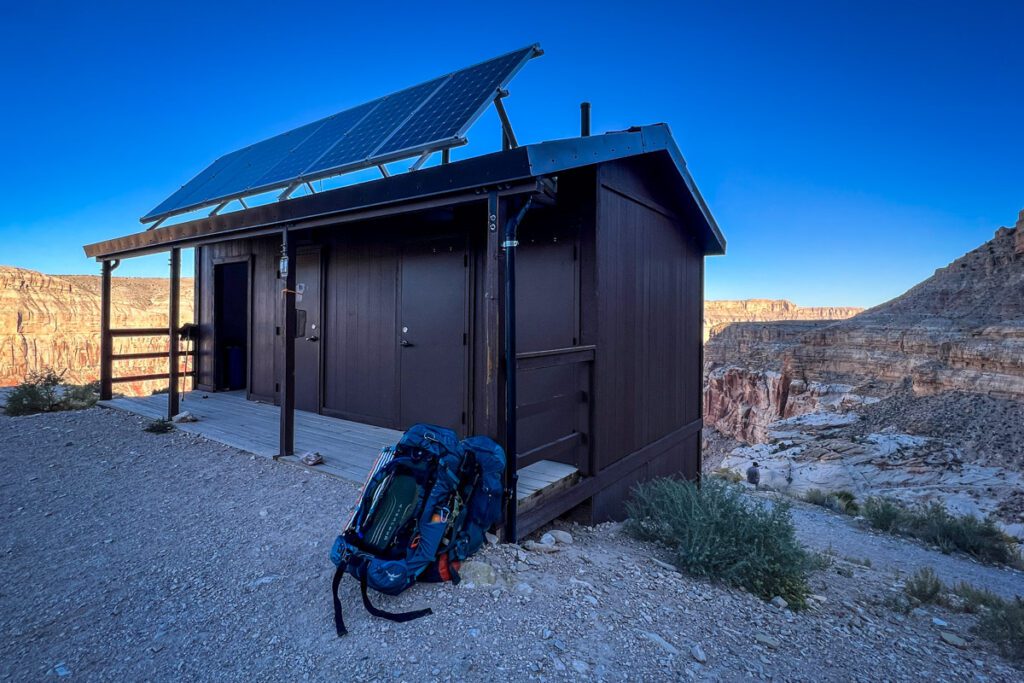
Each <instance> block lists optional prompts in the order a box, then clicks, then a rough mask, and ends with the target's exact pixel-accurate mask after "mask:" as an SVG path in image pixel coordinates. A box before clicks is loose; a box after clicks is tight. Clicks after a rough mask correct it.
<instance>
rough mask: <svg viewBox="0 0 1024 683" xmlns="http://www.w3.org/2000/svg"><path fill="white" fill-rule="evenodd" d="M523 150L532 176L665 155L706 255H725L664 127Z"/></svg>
mask: <svg viewBox="0 0 1024 683" xmlns="http://www.w3.org/2000/svg"><path fill="white" fill-rule="evenodd" d="M525 147H526V149H527V152H528V153H529V159H530V169H531V172H532V173H533V175H535V176H542V175H548V174H552V173H558V172H560V171H566V170H569V169H573V168H581V167H583V166H590V165H593V164H600V163H605V162H608V161H616V160H619V159H625V158H628V157H634V156H639V155H642V154H652V153H658V152H664V153H666V154H667V155H668V156H669V158H670V159H671V160H672V163H673V165H674V166H675V168H676V171H677V172H678V173H679V176H680V178H681V179H682V181H683V184H684V185H685V186H686V189H687V191H688V192H689V193H690V196H691V197H692V198H693V201H694V203H695V205H696V207H697V209H698V211H699V212H700V214H701V217H702V218H703V219H704V222H705V224H706V227H707V230H708V232H709V233H710V237H711V242H713V244H710V245H709V248H708V249H707V253H708V254H712V255H720V254H724V253H725V246H726V241H725V236H724V235H723V234H722V230H721V228H719V227H718V222H717V221H716V220H715V217H714V216H713V215H711V210H710V209H709V208H708V205H707V202H705V201H704V196H703V195H702V194H701V193H700V190H699V189H698V188H697V183H696V182H695V181H694V179H693V176H692V175H690V171H689V169H688V168H687V166H686V160H685V159H684V158H683V155H682V152H680V151H679V146H678V145H676V142H675V139H674V138H673V137H672V131H671V130H670V129H669V127H668V124H665V123H655V124H650V125H646V126H638V127H637V128H631V129H629V130H626V131H620V132H615V133H604V134H603V135H591V136H587V137H577V138H567V139H564V140H552V141H549V142H539V143H535V144H530V145H526V146H525Z"/></svg>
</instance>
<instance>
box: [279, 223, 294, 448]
mask: <svg viewBox="0 0 1024 683" xmlns="http://www.w3.org/2000/svg"><path fill="white" fill-rule="evenodd" d="M280 264H281V265H280V268H281V270H282V271H283V272H281V275H282V282H281V284H282V287H283V289H282V291H281V305H282V306H283V307H284V311H283V315H282V316H281V320H282V321H283V323H284V325H283V329H282V330H281V338H282V343H283V344H284V348H283V349H282V357H283V360H284V362H283V363H282V364H281V365H282V372H281V398H280V400H281V426H280V429H279V434H280V440H281V443H280V447H279V449H278V457H283V456H286V455H294V454H295V267H296V264H295V241H294V240H290V239H288V229H287V228H285V230H284V232H283V233H282V242H281V262H280ZM284 269H287V270H284Z"/></svg>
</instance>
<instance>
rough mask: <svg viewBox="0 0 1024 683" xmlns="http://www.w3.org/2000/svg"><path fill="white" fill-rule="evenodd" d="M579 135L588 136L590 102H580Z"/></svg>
mask: <svg viewBox="0 0 1024 683" xmlns="http://www.w3.org/2000/svg"><path fill="white" fill-rule="evenodd" d="M580 135H581V136H583V137H588V136H589V135H590V102H580Z"/></svg>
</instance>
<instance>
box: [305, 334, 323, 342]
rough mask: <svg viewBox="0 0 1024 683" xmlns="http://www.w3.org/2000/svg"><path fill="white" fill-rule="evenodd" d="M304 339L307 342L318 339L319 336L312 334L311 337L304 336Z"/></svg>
mask: <svg viewBox="0 0 1024 683" xmlns="http://www.w3.org/2000/svg"><path fill="white" fill-rule="evenodd" d="M306 341H308V342H315V341H320V337H318V336H316V335H315V334H314V335H313V336H312V337H306Z"/></svg>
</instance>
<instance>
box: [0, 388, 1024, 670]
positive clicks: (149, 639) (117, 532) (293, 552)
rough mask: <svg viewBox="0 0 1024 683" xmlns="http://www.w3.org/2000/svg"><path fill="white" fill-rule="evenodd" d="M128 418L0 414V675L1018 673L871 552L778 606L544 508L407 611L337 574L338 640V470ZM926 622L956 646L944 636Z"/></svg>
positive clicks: (410, 600) (933, 558) (424, 590)
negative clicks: (555, 535) (918, 602)
mask: <svg viewBox="0 0 1024 683" xmlns="http://www.w3.org/2000/svg"><path fill="white" fill-rule="evenodd" d="M144 424H145V421H144V420H142V419H141V418H137V417H134V416H131V415H127V414H124V413H120V412H117V411H108V410H104V409H100V408H96V409H91V410H88V411H82V412H79V413H66V414H58V415H48V416H38V417H27V418H6V417H0V679H4V680H12V681H26V680H49V679H57V678H60V677H65V678H67V679H69V680H74V679H86V680H239V681H242V680H245V681H249V680H275V681H276V680H281V681H296V680H324V681H346V682H348V681H373V680H377V681H417V682H418V681H435V680H436V681H507V680H508V681H526V680H550V681H561V680H587V681H589V680H607V681H627V680H628V681H662V680H679V679H701V680H704V679H708V680H726V681H731V680H737V679H750V678H752V679H774V680H805V681H829V680H836V681H839V680H842V681H849V680H863V681H869V680H870V681H874V680H953V681H968V680H974V681H1013V680H1020V679H1021V676H1022V675H1024V674H1022V672H1021V671H1020V670H1018V669H1014V668H1012V667H1011V666H1010V665H1008V664H1007V663H1006V662H1005V661H1004V660H1002V659H1001V658H999V657H998V656H997V655H996V654H995V653H994V652H993V651H992V649H991V648H990V647H989V646H988V645H987V644H986V643H985V642H984V641H980V640H977V639H976V638H974V637H973V636H971V634H970V631H969V628H970V625H971V623H972V619H971V618H970V617H966V616H962V615H952V614H946V613H942V612H934V613H929V614H924V613H918V614H912V615H909V616H902V615H900V614H897V613H894V612H893V611H892V610H890V609H888V608H886V607H885V606H884V601H885V597H886V596H887V595H891V594H893V593H894V592H896V591H898V590H899V589H898V587H897V586H896V585H895V584H896V581H895V578H894V576H893V575H892V573H891V572H889V571H887V570H886V569H883V568H882V567H881V566H880V565H877V566H875V567H873V568H871V569H868V568H864V567H861V566H860V565H856V564H852V563H847V562H846V561H845V560H843V559H838V560H837V563H836V565H835V566H834V567H833V568H831V569H829V570H827V571H825V572H821V573H819V574H817V575H815V577H814V578H813V581H812V584H813V589H814V591H815V593H818V594H820V595H821V596H822V598H823V600H824V601H823V602H822V601H816V605H817V606H816V607H815V608H813V609H810V610H807V611H804V612H800V613H793V612H790V611H788V610H784V609H778V608H776V607H772V606H771V605H768V604H766V603H764V602H763V601H761V600H758V599H756V598H754V597H752V596H749V595H747V594H745V593H742V592H738V591H734V590H728V589H725V588H722V587H719V586H716V585H711V584H708V583H706V582H701V581H696V580H692V579H690V578H688V577H683V576H680V575H679V574H677V573H675V572H674V571H672V570H671V568H670V567H668V566H666V565H664V564H663V561H665V560H668V559H669V558H668V557H667V555H665V554H663V553H662V551H660V550H659V549H658V548H655V547H653V546H651V545H648V544H642V543H638V542H636V541H633V540H632V539H630V538H628V537H626V536H625V535H624V534H622V533H621V532H620V531H619V529H618V527H617V526H615V525H603V526H601V527H597V528H592V529H587V528H582V527H573V526H567V527H564V528H566V529H568V530H569V531H570V532H572V534H573V536H574V537H575V538H574V543H572V544H571V545H562V546H560V550H559V551H558V552H554V553H540V552H526V551H523V550H522V549H518V548H516V547H514V546H498V547H491V548H487V549H486V550H485V551H483V552H482V553H480V555H479V557H478V558H476V560H477V562H478V563H477V564H475V565H474V566H473V567H471V568H469V569H468V570H467V572H466V574H467V577H468V578H469V579H470V580H467V581H464V582H463V584H461V585H460V586H457V587H456V586H451V585H441V586H431V585H420V586H416V587H414V588H413V589H411V590H409V591H406V593H405V594H403V595H401V596H399V597H398V598H392V599H388V598H383V597H381V598H379V599H378V603H379V605H380V606H382V607H385V608H389V609H392V610H406V609H413V608H418V607H423V606H430V607H432V608H433V609H434V614H433V615H432V616H430V617H426V618H424V619H420V620H418V621H415V622H411V623H408V624H390V623H388V622H383V621H380V620H377V619H374V618H373V617H371V616H369V615H368V614H367V613H366V612H365V611H363V609H362V607H361V605H360V600H359V596H358V588H357V586H356V585H355V583H354V582H352V581H346V582H345V583H343V588H342V598H343V601H344V603H345V604H346V606H347V614H346V621H347V623H348V625H349V628H350V632H351V633H350V635H349V636H347V637H346V638H344V639H341V640H339V639H338V638H336V637H335V635H334V632H333V625H332V622H331V612H330V602H329V582H330V576H331V573H332V569H333V567H332V566H331V565H330V563H329V561H328V559H327V553H328V550H329V547H330V544H331V542H332V540H333V537H334V535H335V534H336V533H337V530H338V527H339V525H340V524H341V523H342V520H343V519H344V518H345V517H346V513H347V511H348V509H349V507H350V506H351V505H352V504H353V502H354V500H355V496H356V490H355V488H354V487H352V486H351V485H349V484H347V483H345V482H343V481H340V480H337V479H333V478H331V477H328V476H324V475H320V474H317V473H308V472H306V471H304V470H301V469H299V468H295V467H291V466H288V465H285V464H278V463H274V462H270V461H267V460H264V459H258V458H254V457H252V456H249V455H247V454H245V453H241V452H239V451H236V450H234V449H231V448H228V447H225V446H221V445H219V444H216V443H212V442H209V441H206V440H204V439H202V438H201V437H198V436H193V435H189V434H184V433H181V432H175V433H171V434H165V435H152V434H147V433H144V432H142V431H141V428H142V426H143V425H144ZM803 519H804V518H803V516H802V515H801V516H799V518H798V524H800V525H801V529H804V528H805V527H804V523H805V522H804V521H801V520H803ZM806 519H807V520H811V519H812V518H810V517H807V518H806ZM825 521H826V523H827V522H828V520H825ZM810 523H811V522H810V521H808V522H807V524H810ZM806 528H807V529H811V528H812V527H811V526H808V527H806ZM809 533H810V532H809ZM828 533H830V534H831V533H837V534H838V533H846V532H845V530H843V529H839V530H831V529H830V531H829V532H828ZM836 546H837V550H840V552H841V549H839V548H838V544H836ZM922 551H923V552H925V553H928V552H929V551H926V550H923V549H922ZM940 558H942V556H940V555H937V554H934V553H929V554H928V556H927V558H925V559H927V560H928V563H929V564H936V563H937V562H938V561H939V560H940ZM947 559H948V558H947ZM936 566H937V565H936ZM837 569H843V570H844V571H843V573H839V572H838V571H837ZM989 587H991V586H989ZM932 617H937V618H940V619H941V620H943V622H946V625H945V626H943V627H942V629H943V630H947V631H951V632H954V633H956V634H959V635H960V636H962V637H963V638H964V639H965V640H966V641H967V642H966V644H965V647H963V648H958V647H954V646H952V645H950V644H948V643H946V642H944V641H943V640H941V639H940V637H939V627H937V626H935V625H934V624H933V622H932V621H931V619H932Z"/></svg>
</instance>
